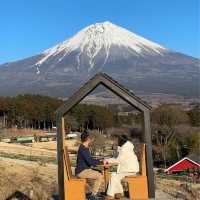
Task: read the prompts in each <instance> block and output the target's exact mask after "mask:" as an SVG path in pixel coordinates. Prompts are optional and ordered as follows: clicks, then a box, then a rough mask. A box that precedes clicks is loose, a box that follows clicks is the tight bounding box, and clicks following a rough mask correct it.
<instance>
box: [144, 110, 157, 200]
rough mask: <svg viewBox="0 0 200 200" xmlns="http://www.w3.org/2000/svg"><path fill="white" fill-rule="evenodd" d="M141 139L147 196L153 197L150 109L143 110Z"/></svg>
mask: <svg viewBox="0 0 200 200" xmlns="http://www.w3.org/2000/svg"><path fill="white" fill-rule="evenodd" d="M143 128H144V133H143V134H144V136H143V139H144V141H145V143H146V144H147V145H146V161H147V162H146V163H147V178H148V192H149V198H155V185H154V172H153V157H152V143H151V127H150V111H149V110H146V111H144V112H143Z"/></svg>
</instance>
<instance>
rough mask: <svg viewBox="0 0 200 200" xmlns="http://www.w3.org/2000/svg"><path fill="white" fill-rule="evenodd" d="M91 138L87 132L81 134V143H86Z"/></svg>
mask: <svg viewBox="0 0 200 200" xmlns="http://www.w3.org/2000/svg"><path fill="white" fill-rule="evenodd" d="M88 138H89V133H88V132H87V131H84V132H83V133H82V134H81V142H85V141H86V140H87V139H88Z"/></svg>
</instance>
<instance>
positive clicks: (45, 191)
mask: <svg viewBox="0 0 200 200" xmlns="http://www.w3.org/2000/svg"><path fill="white" fill-rule="evenodd" d="M16 191H20V192H22V193H24V194H26V195H27V196H29V197H30V198H31V199H32V200H47V199H50V197H51V196H52V194H55V193H56V192H57V166H56V165H45V166H41V165H39V164H38V163H35V162H27V161H19V160H11V159H1V160H0V200H5V199H6V198H8V197H9V196H10V195H11V194H12V193H14V192H16Z"/></svg>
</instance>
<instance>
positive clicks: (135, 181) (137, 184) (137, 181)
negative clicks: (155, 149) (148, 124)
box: [125, 144, 148, 200]
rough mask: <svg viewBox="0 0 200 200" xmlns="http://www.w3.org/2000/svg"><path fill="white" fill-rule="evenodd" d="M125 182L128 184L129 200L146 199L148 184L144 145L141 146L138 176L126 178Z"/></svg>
mask: <svg viewBox="0 0 200 200" xmlns="http://www.w3.org/2000/svg"><path fill="white" fill-rule="evenodd" d="M125 181H126V182H127V183H128V191H129V198H130V199H131V200H146V199H148V182H147V175H146V145H145V144H142V146H141V155H140V175H138V176H127V177H125Z"/></svg>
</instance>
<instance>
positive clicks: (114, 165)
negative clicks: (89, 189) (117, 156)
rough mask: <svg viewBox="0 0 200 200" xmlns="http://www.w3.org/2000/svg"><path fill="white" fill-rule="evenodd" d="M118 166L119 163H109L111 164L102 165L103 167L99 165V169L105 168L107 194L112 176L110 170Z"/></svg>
mask: <svg viewBox="0 0 200 200" xmlns="http://www.w3.org/2000/svg"><path fill="white" fill-rule="evenodd" d="M117 165H118V163H109V164H105V165H104V164H102V165H98V167H102V168H103V175H104V182H105V192H106V190H107V185H108V182H109V178H110V174H109V169H110V167H116V166H117Z"/></svg>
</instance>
